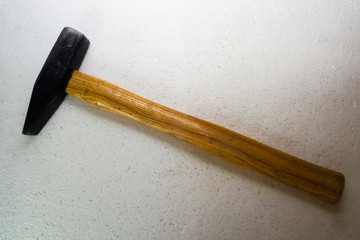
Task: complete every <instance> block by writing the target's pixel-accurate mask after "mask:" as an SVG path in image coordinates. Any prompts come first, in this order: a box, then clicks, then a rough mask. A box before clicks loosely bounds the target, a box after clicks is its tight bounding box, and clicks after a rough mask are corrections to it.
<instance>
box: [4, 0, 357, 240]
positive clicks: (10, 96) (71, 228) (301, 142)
mask: <svg viewBox="0 0 360 240" xmlns="http://www.w3.org/2000/svg"><path fill="white" fill-rule="evenodd" d="M359 10H360V3H359V1H335V0H333V1H330V0H325V1H286V0H284V1H236V0H234V1H230V0H229V1H224V0H221V1H213V0H210V1H209V0H207V1H196V0H192V1H190V0H189V1H180V0H179V1H162V0H158V1H135V0H128V1H85V0H83V1H74V0H72V1H35V0H34V1H14V0H11V1H10V0H8V1H4V0H3V1H0V24H1V25H0V44H1V45H0V56H1V57H0V82H1V88H0V104H1V111H0V112H1V114H0V149H1V151H0V239H116V238H119V239H360V228H359V226H360V225H359V224H360V208H359V199H360V178H359V173H360V161H359V156H360V148H359V139H360V130H359V129H360V123H359V118H360V68H359V63H360V54H359V53H360V17H359ZM65 26H71V27H73V28H75V29H77V30H79V31H81V32H83V33H84V34H85V35H86V36H87V37H88V38H89V39H90V41H91V45H90V49H89V51H88V54H87V56H86V58H85V60H84V62H83V64H82V66H81V69H80V70H81V71H83V72H85V73H87V74H90V75H94V76H97V77H99V78H103V79H106V80H108V81H110V82H112V83H114V84H116V85H119V86H120V87H123V88H125V89H127V90H129V91H131V92H134V93H136V94H138V95H141V96H143V97H146V98H148V99H150V100H153V101H156V102H158V103H161V104H163V105H165V106H168V107H171V108H174V109H176V110H180V111H182V112H185V113H187V114H190V115H193V116H196V117H200V118H203V119H205V120H208V121H211V122H214V123H216V124H219V125H222V126H224V127H227V128H230V129H232V130H234V131H237V132H239V133H241V134H244V135H246V136H249V137H251V138H254V139H256V140H258V141H261V142H263V143H265V144H268V145H270V146H272V147H275V148H277V149H280V150H282V151H285V152H288V153H290V154H292V155H295V156H297V157H300V158H302V159H305V160H308V161H310V162H313V163H316V164H319V165H322V166H324V167H327V168H331V169H334V170H337V171H340V172H342V173H344V175H345V177H346V185H345V191H344V194H343V198H342V200H341V202H340V204H339V205H338V206H335V207H334V206H329V205H327V204H325V203H322V202H321V201H319V200H317V199H315V198H313V197H311V196H309V195H307V194H306V193H302V192H299V191H297V190H295V189H292V188H290V187H288V186H285V185H283V184H281V183H277V182H275V181H273V180H271V179H269V178H267V177H264V176H261V175H258V174H255V173H252V172H250V171H248V170H246V169H243V168H240V167H237V166H234V165H231V164H229V163H227V162H224V161H223V160H220V159H217V158H215V157H212V156H209V155H207V154H205V153H202V152H201V151H199V150H196V149H194V148H192V147H190V146H187V145H185V144H183V143H181V142H179V141H177V140H174V139H172V138H171V137H168V136H166V135H164V134H162V133H158V132H156V131H155V130H152V129H150V128H148V127H145V126H142V125H140V124H138V123H135V122H133V121H131V120H128V119H125V118H123V117H120V116H116V115H113V114H111V113H107V112H104V111H103V110H99V109H96V108H95V107H93V106H90V105H87V104H86V103H83V102H81V101H79V100H77V99H75V98H73V97H67V98H66V99H65V101H64V102H63V104H62V105H61V106H60V108H59V109H58V111H57V112H56V113H55V114H54V116H53V117H52V118H51V120H50V121H49V122H48V123H47V125H46V126H45V128H44V129H43V130H42V132H41V133H40V134H39V135H38V136H34V137H29V136H23V135H22V134H21V131H22V125H23V122H24V119H25V114H26V111H27V107H28V103H29V100H30V95H31V91H32V87H33V84H34V81H35V79H36V77H37V75H38V73H39V71H40V69H41V67H42V65H43V63H44V61H45V59H46V57H47V55H48V53H49V51H50V49H51V47H52V46H53V44H54V42H55V40H56V38H57V37H58V35H59V33H60V31H61V30H62V28H63V27H65Z"/></svg>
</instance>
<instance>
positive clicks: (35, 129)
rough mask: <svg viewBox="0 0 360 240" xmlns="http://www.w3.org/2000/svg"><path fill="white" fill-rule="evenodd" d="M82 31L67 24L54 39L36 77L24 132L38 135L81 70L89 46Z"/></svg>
mask: <svg viewBox="0 0 360 240" xmlns="http://www.w3.org/2000/svg"><path fill="white" fill-rule="evenodd" d="M89 44H90V42H89V40H88V39H87V38H86V37H85V36H84V35H83V34H82V33H80V32H78V31H76V30H75V29H72V28H70V27H66V28H64V29H63V30H62V32H61V34H60V36H59V38H58V39H57V41H56V42H55V45H54V47H53V48H52V50H51V52H50V54H49V56H48V58H47V59H46V61H45V64H44V66H43V68H42V69H41V71H40V74H39V76H38V78H37V79H36V82H35V85H34V89H33V92H32V95H31V99H30V104H29V109H28V112H27V115H26V119H25V124H24V128H23V132H22V133H23V134H25V135H37V134H38V133H39V132H40V130H41V129H42V128H43V127H44V125H45V124H46V123H47V121H48V120H49V119H50V117H51V116H52V115H53V113H54V112H55V111H56V109H57V108H58V107H59V106H60V104H61V103H62V101H63V100H64V98H65V97H66V95H67V94H66V92H65V89H66V86H67V84H68V83H69V79H70V77H71V74H72V72H73V71H74V70H78V69H79V67H80V65H81V62H82V61H83V59H84V57H85V54H86V51H87V49H88V47H89Z"/></svg>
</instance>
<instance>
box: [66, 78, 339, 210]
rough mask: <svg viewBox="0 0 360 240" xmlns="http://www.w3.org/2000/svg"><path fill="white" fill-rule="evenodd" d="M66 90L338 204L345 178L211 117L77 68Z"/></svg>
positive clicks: (98, 105) (82, 98)
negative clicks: (171, 105) (206, 118)
mask: <svg viewBox="0 0 360 240" xmlns="http://www.w3.org/2000/svg"><path fill="white" fill-rule="evenodd" d="M66 92H67V93H69V94H71V95H73V96H75V97H77V98H79V99H81V100H84V101H85V102H88V103H91V104H93V105H95V106H97V107H99V108H103V109H106V110H109V111H111V112H114V113H117V114H120V115H122V116H125V117H129V118H131V119H134V120H136V121H138V122H141V123H143V124H146V125H148V126H150V127H153V128H155V129H157V130H160V131H162V132H164V133H167V134H169V135H171V136H173V137H176V138H178V139H180V140H182V141H184V142H187V143H189V144H191V145H193V146H195V147H197V148H199V149H201V150H204V151H205V152H208V153H210V154H212V155H215V156H217V157H219V158H222V159H224V160H227V161H230V162H232V163H235V164H237V165H240V166H242V167H245V168H248V169H250V170H253V171H255V172H258V173H262V174H264V175H267V176H270V177H272V178H274V179H276V180H278V181H280V182H283V183H286V184H288V185H290V186H293V187H295V188H298V189H301V190H303V191H305V192H308V193H310V194H312V195H314V196H316V197H317V198H319V199H321V200H323V201H325V202H327V203H330V204H337V203H338V202H339V200H340V197H341V194H342V191H343V188H344V183H345V178H344V175H343V174H341V173H339V172H335V171H333V170H330V169H327V168H324V167H320V166H318V165H315V164H313V163H309V162H306V161H304V160H301V159H299V158H296V157H294V156H291V155H289V154H286V153H284V152H281V151H279V150H276V149H274V148H272V147H269V146H266V145H264V144H262V143H260V142H257V141H255V140H253V139H250V138H248V137H245V136H243V135H240V134H238V133H236V132H233V131H231V130H229V129H226V128H223V127H221V126H218V125H215V124H213V123H210V122H207V121H204V120H201V119H198V118H195V117H192V116H189V115H186V114H184V113H181V112H178V111H175V110H173V109H170V108H167V107H164V106H162V105H160V104H157V103H154V102H152V101H149V100H147V99H145V98H142V97H140V96H137V95H135V94H133V93H131V92H128V91H126V90H124V89H122V88H120V87H117V86H115V85H113V84H111V83H109V82H107V81H104V80H101V79H98V78H95V77H92V76H89V75H86V74H84V73H80V72H78V71H74V73H73V75H72V77H71V79H70V81H69V84H68V86H67V88H66Z"/></svg>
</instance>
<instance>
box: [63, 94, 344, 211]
mask: <svg viewBox="0 0 360 240" xmlns="http://www.w3.org/2000/svg"><path fill="white" fill-rule="evenodd" d="M68 101H71V105H72V106H74V107H76V108H81V111H87V112H88V113H90V114H91V115H94V116H96V117H97V118H99V117H100V118H104V119H106V120H107V121H112V122H114V123H116V124H121V125H124V126H126V127H127V128H130V129H133V130H136V131H141V133H142V134H144V135H146V136H150V137H152V138H156V139H158V140H160V141H161V142H163V143H164V144H167V145H170V146H171V147H174V148H177V149H179V150H180V151H181V152H184V153H186V154H187V155H190V156H192V157H193V158H194V159H197V160H199V161H204V162H206V163H210V164H211V165H216V166H217V167H219V168H220V169H221V170H223V171H225V172H230V173H232V174H235V175H239V176H241V177H244V178H247V179H250V180H251V181H253V182H255V183H256V184H257V185H259V189H260V187H263V188H266V189H268V188H271V189H272V191H279V192H281V193H282V194H286V195H289V197H291V198H298V199H301V200H302V201H304V202H306V203H308V204H312V205H315V206H317V207H319V208H320V209H323V210H324V211H326V212H328V213H331V214H336V213H337V212H340V211H341V210H342V208H343V204H342V203H343V202H344V198H345V197H346V195H345V191H344V193H343V196H342V200H341V201H340V203H339V204H338V205H336V206H332V205H330V204H327V203H324V202H322V201H321V200H319V199H317V198H315V197H313V196H311V195H310V194H308V193H305V192H302V191H300V190H297V189H295V188H293V187H290V186H288V185H286V184H283V183H281V182H278V181H276V180H274V179H272V178H270V177H267V176H263V175H261V174H258V173H255V172H252V171H250V170H248V169H246V168H242V167H240V166H237V165H234V164H232V163H230V162H227V161H224V160H222V159H219V158H217V157H215V156H212V155H210V154H207V153H205V152H203V151H201V150H199V149H197V148H195V147H193V146H191V145H188V144H186V143H183V142H181V141H180V140H177V141H173V139H174V138H173V137H171V136H169V135H167V134H165V133H162V132H160V131H157V130H155V129H153V128H151V127H149V126H146V125H143V124H141V126H143V127H142V128H141V130H140V129H139V123H137V122H136V121H133V120H131V119H128V118H126V117H123V116H120V115H116V114H114V113H111V112H108V111H105V110H102V109H97V108H95V107H93V106H91V105H89V104H87V103H85V102H83V101H79V100H78V99H75V98H72V97H71V98H69V99H68ZM189 146H190V147H189Z"/></svg>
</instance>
